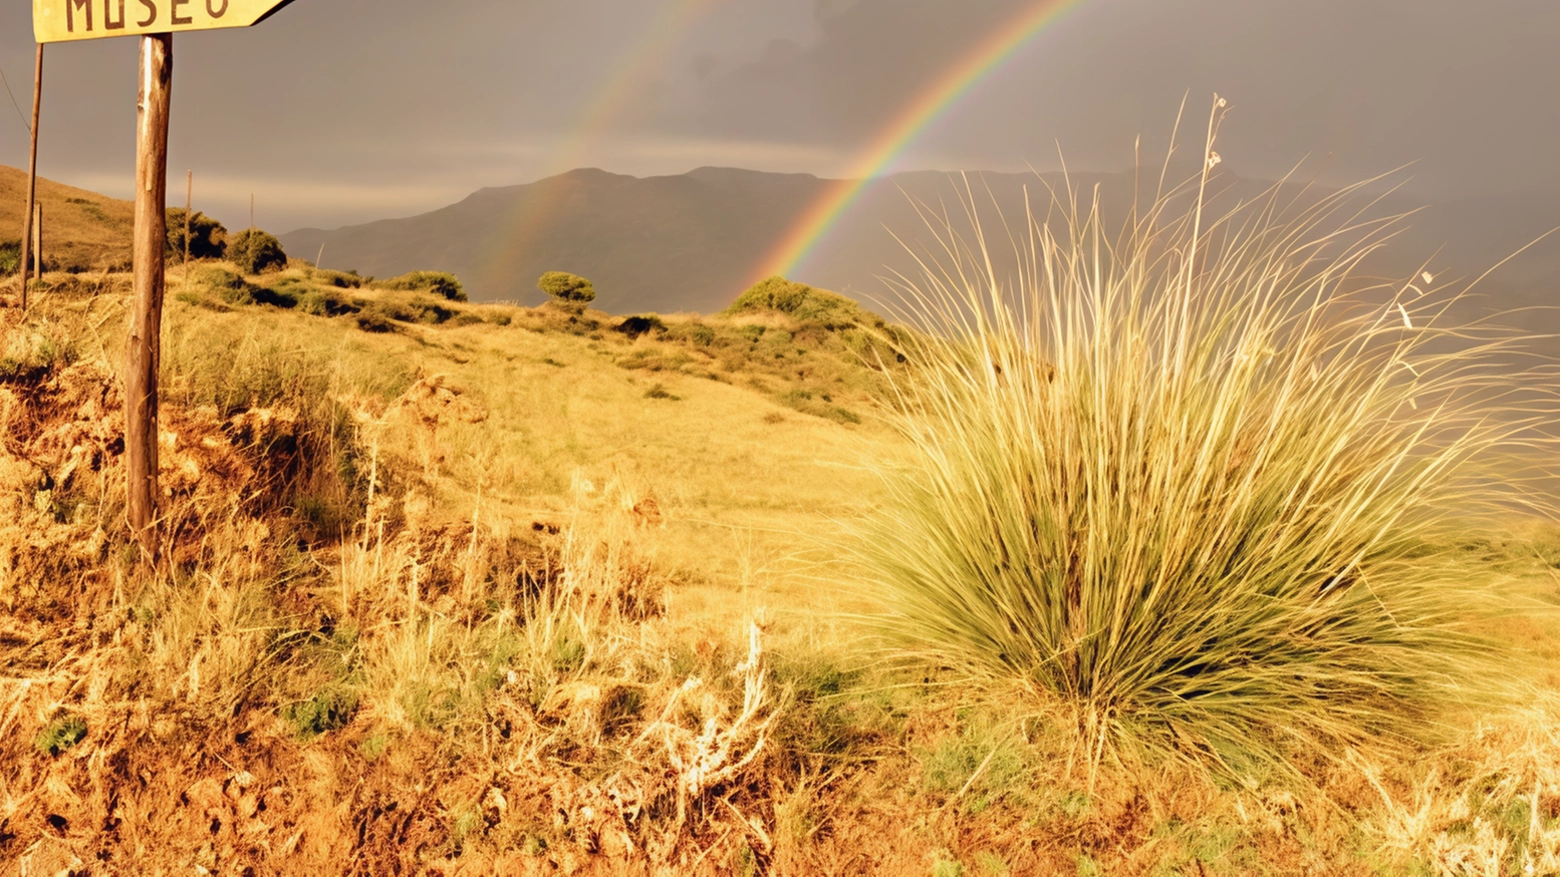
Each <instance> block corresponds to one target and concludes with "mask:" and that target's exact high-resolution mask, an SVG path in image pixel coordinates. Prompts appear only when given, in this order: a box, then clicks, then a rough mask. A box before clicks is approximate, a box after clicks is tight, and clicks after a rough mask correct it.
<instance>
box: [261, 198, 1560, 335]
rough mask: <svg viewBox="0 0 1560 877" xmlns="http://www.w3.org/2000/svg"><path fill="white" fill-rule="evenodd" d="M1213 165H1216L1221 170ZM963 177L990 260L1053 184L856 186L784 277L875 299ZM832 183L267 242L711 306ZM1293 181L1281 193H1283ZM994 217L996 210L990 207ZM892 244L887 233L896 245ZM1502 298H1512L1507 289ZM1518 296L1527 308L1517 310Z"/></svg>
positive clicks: (1428, 224)
mask: <svg viewBox="0 0 1560 877" xmlns="http://www.w3.org/2000/svg"><path fill="white" fill-rule="evenodd" d="M1221 170H1222V169H1221ZM965 179H967V180H968V185H969V187H970V189H971V190H972V191H974V192H975V193H976V200H977V202H978V203H979V204H980V206H981V208H982V211H983V219H984V220H985V223H986V227H987V231H988V234H989V235H990V236H991V237H992V238H993V243H994V248H995V249H996V250H997V251H998V252H999V254H1000V253H1002V252H1004V251H1010V250H1011V247H1010V246H1009V245H1008V243H1007V238H1006V235H1007V232H1006V231H1004V230H1003V222H1002V220H1001V219H999V218H998V215H997V210H1000V212H1001V215H1002V217H1005V219H1006V222H1007V223H1008V224H1009V225H1011V226H1014V227H1015V228H1014V231H1021V227H1022V225H1023V223H1024V217H1025V202H1024V199H1025V192H1026V190H1027V192H1028V194H1029V197H1030V199H1031V201H1032V202H1033V203H1034V204H1035V205H1036V209H1037V210H1043V209H1044V207H1045V205H1046V201H1047V199H1048V198H1049V194H1048V193H1047V191H1046V185H1047V184H1049V185H1051V186H1055V187H1060V186H1061V185H1062V183H1063V180H1062V178H1061V177H1060V176H1059V175H1055V174H1047V175H1044V176H1043V177H1041V178H1037V177H1036V175H1034V174H1029V173H1021V174H998V173H981V174H973V175H970V176H969V177H968V178H961V177H958V176H955V175H950V174H945V173H935V172H920V173H905V174H896V175H893V176H890V177H885V178H882V179H879V180H875V181H873V182H872V183H870V184H869V185H867V186H866V187H865V188H864V190H863V192H862V193H861V195H860V197H859V198H858V199H857V200H856V202H855V203H854V204H853V205H852V207H851V208H850V210H848V211H847V212H846V213H845V214H844V215H843V216H842V217H841V218H840V220H839V222H838V223H837V224H836V225H835V227H834V228H833V229H832V230H831V232H830V234H829V235H828V236H827V237H826V239H825V240H824V242H823V243H822V244H821V245H820V246H819V247H818V248H817V249H816V250H815V251H814V252H813V253H812V254H811V256H810V258H809V259H808V260H807V263H806V265H805V266H804V267H803V268H802V269H801V270H800V271H798V272H796V274H797V276H795V277H794V278H793V279H796V280H800V281H803V282H806V283H811V284H814V285H817V286H821V287H824V288H828V289H835V290H839V291H841V292H844V293H847V294H850V295H853V296H856V297H866V298H872V297H876V296H881V295H884V294H885V292H886V287H885V285H884V283H883V282H882V280H881V279H880V278H882V277H883V276H885V275H888V274H892V273H893V272H895V271H898V272H903V273H906V274H910V275H913V274H914V272H915V271H916V264H915V261H914V260H913V259H912V258H911V256H910V254H909V253H908V252H907V251H906V246H907V245H908V246H911V247H918V246H922V245H924V244H926V243H927V242H929V241H930V235H929V233H928V231H927V227H926V224H925V221H924V220H923V218H922V217H921V216H920V215H919V214H918V212H917V210H916V207H915V203H914V202H920V203H921V204H922V205H923V206H926V207H929V208H930V209H931V210H932V211H933V212H942V211H946V213H947V215H948V217H949V218H950V219H951V220H952V221H953V222H954V224H955V225H957V226H966V223H965V222H964V219H963V217H964V209H963V207H962V206H961V205H960V203H959V193H960V191H961V188H962V187H963V186H964V185H965V182H964V181H965ZM1132 180H1133V175H1132V174H1131V173H1120V174H1081V175H1079V174H1075V175H1074V177H1073V180H1072V182H1073V184H1074V185H1075V186H1077V187H1079V188H1081V189H1082V190H1083V191H1085V192H1091V191H1093V189H1094V188H1095V187H1096V186H1098V187H1099V188H1100V190H1101V191H1102V192H1103V193H1104V194H1103V200H1104V203H1105V205H1106V210H1107V213H1108V214H1114V215H1118V216H1119V215H1122V214H1123V213H1124V207H1125V206H1126V205H1127V204H1128V203H1129V202H1130V197H1131V192H1132V188H1133V185H1132ZM830 184H831V181H828V180H823V179H819V178H817V177H813V176H810V175H805V174H772V173H762V172H757V171H746V170H732V169H723V168H700V169H698V170H695V171H691V172H689V173H686V174H682V175H679V176H665V177H649V178H636V177H630V176H624V175H621V174H613V173H608V172H606V171H602V170H594V169H591V170H576V171H571V172H569V173H566V174H562V175H559V176H556V177H550V178H548V179H544V180H541V181H538V182H535V183H530V184H527V185H521V186H509V187H505V188H491V189H483V190H481V191H478V192H476V193H475V194H473V195H471V196H470V197H468V198H466V199H465V200H464V201H461V202H460V203H458V204H453V205H451V206H449V207H445V208H443V209H440V210H435V211H433V212H431V213H425V214H422V215H420V216H414V217H410V218H406V219H394V220H385V221H381V222H374V223H369V224H367V225H359V226H352V227H348V228H342V229H337V230H335V231H322V230H319V229H304V230H300V231H295V232H292V233H290V234H285V235H283V236H282V241H283V243H284V244H285V245H286V246H287V249H288V251H289V252H291V253H293V254H294V255H300V256H303V257H304V258H310V259H312V258H314V257H315V255H316V254H319V253H320V252H321V247H322V246H323V259H322V262H323V264H324V265H325V266H327V267H331V268H339V269H356V270H358V271H360V272H362V273H365V274H373V275H376V276H388V275H395V274H401V273H404V272H406V271H411V270H414V269H439V270H446V271H453V272H455V273H456V274H458V275H460V277H461V279H462V280H463V281H465V283H466V285H467V288H468V289H469V290H470V291H471V293H472V297H473V298H474V299H476V300H487V301H492V300H518V301H520V302H522V303H532V302H537V301H540V300H541V299H542V296H541V294H540V293H538V292H537V291H536V289H535V281H536V278H537V277H538V276H539V275H540V274H541V273H542V272H544V271H550V270H564V271H572V272H574V273H576V274H582V275H584V276H586V277H589V278H590V279H591V280H593V281H594V282H595V285H596V289H597V290H598V292H599V294H600V298H599V299H598V303H599V305H600V306H601V307H602V308H603V309H604V310H607V311H610V312H615V313H629V312H633V311H658V312H675V311H699V312H706V313H707V312H711V311H715V310H718V309H720V308H722V307H724V306H725V305H727V304H728V303H730V302H731V301H732V300H733V299H734V298H735V297H736V295H737V294H738V293H740V292H741V291H742V289H743V288H745V286H746V285H747V284H749V283H751V282H752V281H753V280H754V279H755V273H756V272H757V271H759V270H760V268H761V267H762V265H763V263H764V261H765V259H766V257H767V256H768V255H769V254H770V251H771V250H772V248H773V247H774V245H775V243H776V242H777V241H779V240H780V239H781V238H782V237H783V236H784V235H785V234H786V232H787V231H788V230H789V229H790V228H791V227H792V226H793V225H794V224H795V223H796V222H797V219H798V217H800V216H801V215H802V214H803V213H804V212H805V211H806V210H807V208H808V207H809V206H810V205H812V204H813V203H815V201H816V200H817V199H818V198H820V197H822V196H823V195H824V194H825V193H826V192H827V191H828V187H829V186H830ZM1269 185H1270V184H1269V183H1265V182H1260V181H1253V180H1242V179H1240V178H1237V177H1235V176H1233V175H1231V174H1225V175H1224V176H1223V177H1222V178H1221V180H1220V186H1221V187H1224V188H1226V189H1227V190H1229V194H1232V195H1234V196H1236V197H1246V198H1250V197H1255V196H1257V195H1259V194H1261V193H1262V191H1263V190H1265V189H1266V188H1267V187H1268V186H1269ZM1298 190H1299V187H1298V186H1297V187H1294V192H1298ZM1424 206H1425V205H1424V204H1423V203H1422V202H1421V201H1416V200H1415V199H1413V198H1410V197H1407V196H1401V195H1394V196H1389V197H1386V198H1384V200H1383V201H1382V203H1381V204H1379V205H1378V206H1377V207H1376V208H1375V210H1374V212H1373V215H1381V214H1382V213H1391V212H1399V211H1410V210H1415V209H1418V208H1421V207H1424ZM993 208H996V209H993ZM1557 225H1560V205H1553V204H1550V203H1548V202H1547V201H1545V200H1543V199H1537V198H1534V199H1524V198H1520V197H1499V198H1497V197H1490V198H1485V199H1468V200H1463V201H1458V202H1451V203H1444V204H1436V205H1430V206H1429V208H1428V209H1426V210H1425V211H1424V212H1422V213H1419V214H1417V215H1416V216H1415V217H1414V218H1413V219H1412V221H1411V223H1410V227H1409V229H1408V230H1407V231H1406V233H1405V234H1404V235H1403V236H1402V237H1401V238H1400V239H1399V240H1398V241H1396V242H1394V244H1393V245H1392V247H1390V248H1389V250H1388V255H1389V257H1390V258H1388V259H1386V260H1384V261H1381V262H1380V263H1379V266H1380V267H1383V268H1389V269H1390V270H1394V271H1411V270H1413V269H1415V268H1416V267H1417V266H1418V265H1419V263H1420V262H1421V261H1422V260H1424V259H1430V260H1431V262H1432V265H1433V266H1434V268H1435V269H1436V270H1437V271H1442V270H1451V271H1452V272H1453V273H1454V274H1456V275H1460V276H1470V277H1471V276H1477V275H1478V274H1480V273H1482V272H1483V271H1484V269H1486V268H1488V267H1489V266H1490V265H1492V264H1494V263H1495V262H1497V261H1499V260H1500V259H1502V258H1504V257H1505V256H1507V255H1510V254H1511V253H1512V252H1514V251H1515V250H1517V249H1518V248H1520V247H1522V246H1523V245H1524V244H1527V243H1528V242H1530V241H1532V240H1533V239H1534V238H1535V237H1537V236H1539V235H1541V234H1543V233H1544V232H1545V231H1547V230H1548V229H1550V228H1552V227H1554V226H1557ZM896 236H897V239H896ZM1552 278H1560V240H1556V241H1552V242H1550V243H1546V244H1545V245H1542V246H1540V247H1537V248H1535V250H1533V251H1532V252H1530V253H1528V254H1525V255H1524V256H1523V257H1522V258H1520V259H1518V260H1516V261H1515V262H1513V263H1512V265H1510V266H1509V267H1507V268H1506V269H1503V270H1502V271H1501V272H1500V274H1499V275H1498V276H1497V281H1496V284H1495V285H1494V286H1492V287H1490V291H1491V292H1492V294H1495V293H1496V292H1498V291H1499V287H1500V286H1502V285H1504V286H1505V287H1506V288H1507V289H1506V291H1505V292H1501V293H1500V295H1501V297H1502V299H1503V300H1504V299H1505V298H1506V297H1507V295H1506V294H1507V293H1508V292H1509V293H1512V294H1517V293H1518V292H1520V294H1519V295H1518V297H1517V299H1515V300H1513V303H1514V304H1527V303H1534V302H1537V301H1543V300H1547V299H1549V297H1550V292H1549V290H1550V289H1551V288H1552V287H1551V286H1550V285H1549V283H1548V281H1549V280H1550V279H1552ZM1514 291H1515V292H1514ZM1530 299H1531V301H1529V300H1530Z"/></svg>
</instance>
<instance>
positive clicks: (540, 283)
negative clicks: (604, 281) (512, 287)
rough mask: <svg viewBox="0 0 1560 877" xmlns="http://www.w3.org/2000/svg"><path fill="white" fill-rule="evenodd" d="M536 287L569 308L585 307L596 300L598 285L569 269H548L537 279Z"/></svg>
mask: <svg viewBox="0 0 1560 877" xmlns="http://www.w3.org/2000/svg"><path fill="white" fill-rule="evenodd" d="M536 288H537V289H540V290H541V291H542V292H545V293H547V295H548V296H549V297H551V298H552V300H553V301H554V302H555V303H557V304H559V305H563V306H565V307H569V308H584V307H585V306H586V305H588V304H590V303H591V302H593V301H595V300H596V287H595V286H593V285H592V284H591V282H590V281H589V280H586V279H585V278H583V277H580V276H579V275H577V274H570V273H569V272H567V271H548V272H547V273H546V274H543V275H542V276H541V278H540V279H538V280H537V281H536Z"/></svg>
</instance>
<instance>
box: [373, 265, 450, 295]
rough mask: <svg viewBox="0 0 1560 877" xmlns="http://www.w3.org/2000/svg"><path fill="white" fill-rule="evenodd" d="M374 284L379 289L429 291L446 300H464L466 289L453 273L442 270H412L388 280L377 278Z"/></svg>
mask: <svg viewBox="0 0 1560 877" xmlns="http://www.w3.org/2000/svg"><path fill="white" fill-rule="evenodd" d="M374 286H376V287H378V288H380V289H390V290H403V291H410V292H431V293H433V294H434V295H437V296H440V297H441V298H444V299H445V300H447V301H465V300H466V290H465V288H464V287H462V286H461V284H460V280H459V279H458V278H457V277H456V276H455V275H454V274H449V273H446V272H443V271H413V272H411V273H410V274H402V275H401V276H400V277H393V278H391V279H389V280H379V281H376V282H375V283H374Z"/></svg>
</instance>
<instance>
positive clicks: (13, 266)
mask: <svg viewBox="0 0 1560 877" xmlns="http://www.w3.org/2000/svg"><path fill="white" fill-rule="evenodd" d="M21 270H22V242H21V241H0V277H5V276H10V275H12V274H16V273H19V272H20V271H21Z"/></svg>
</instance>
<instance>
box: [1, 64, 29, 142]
mask: <svg viewBox="0 0 1560 877" xmlns="http://www.w3.org/2000/svg"><path fill="white" fill-rule="evenodd" d="M0 82H3V83H5V93H6V94H9V95H11V106H13V107H15V108H16V118H18V119H20V120H21V122H22V127H23V128H26V129H27V133H28V134H32V125H31V124H30V123H28V121H27V117H26V116H24V115H22V106H21V104H18V103H17V102H16V95H15V94H14V93H13V92H12V91H11V80H9V79H6V78H5V68H4V67H0Z"/></svg>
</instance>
